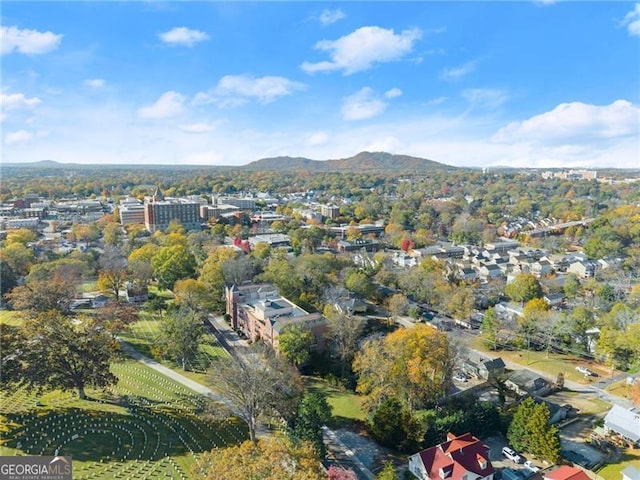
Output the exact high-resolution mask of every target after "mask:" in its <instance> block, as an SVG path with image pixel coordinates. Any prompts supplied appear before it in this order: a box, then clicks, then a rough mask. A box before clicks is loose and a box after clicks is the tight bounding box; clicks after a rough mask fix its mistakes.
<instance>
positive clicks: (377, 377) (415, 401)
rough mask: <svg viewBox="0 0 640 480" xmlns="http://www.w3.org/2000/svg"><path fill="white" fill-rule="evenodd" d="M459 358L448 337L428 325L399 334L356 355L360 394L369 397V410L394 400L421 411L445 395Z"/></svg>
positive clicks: (375, 341)
mask: <svg viewBox="0 0 640 480" xmlns="http://www.w3.org/2000/svg"><path fill="white" fill-rule="evenodd" d="M456 355H457V353H456V348H455V347H454V345H453V344H452V343H451V342H450V341H449V339H448V337H447V336H446V335H445V334H444V333H442V332H438V331H437V330H434V329H432V328H429V327H427V326H426V325H416V326H415V327H414V328H411V329H400V330H396V331H395V332H392V333H390V334H389V335H387V336H386V337H385V338H384V339H377V340H369V341H368V342H366V343H365V345H364V347H363V348H362V349H361V350H360V351H359V352H358V353H357V354H356V356H355V358H354V361H353V369H354V372H355V373H356V374H357V376H358V385H357V391H358V392H360V393H362V394H365V395H367V400H366V403H365V406H367V407H368V408H369V409H372V408H375V407H376V406H378V405H380V404H381V403H382V402H383V401H384V400H386V399H388V398H392V397H396V398H398V399H399V400H401V401H402V402H403V403H405V404H406V405H407V406H408V407H409V409H411V410H414V409H416V408H422V407H424V406H425V405H429V404H432V403H434V402H436V401H437V400H439V399H441V398H442V397H443V396H444V395H446V392H447V390H448V388H449V387H450V385H451V374H452V372H453V370H454V366H455V360H456Z"/></svg>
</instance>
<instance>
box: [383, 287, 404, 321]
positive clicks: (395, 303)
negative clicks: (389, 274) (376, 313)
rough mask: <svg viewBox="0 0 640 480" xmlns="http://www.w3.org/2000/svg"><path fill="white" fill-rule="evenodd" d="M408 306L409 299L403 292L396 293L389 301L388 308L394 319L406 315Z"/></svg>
mask: <svg viewBox="0 0 640 480" xmlns="http://www.w3.org/2000/svg"><path fill="white" fill-rule="evenodd" d="M408 306H409V300H407V297H405V296H404V295H403V294H402V293H394V294H393V295H391V297H389V300H388V301H387V308H388V309H389V313H390V314H391V316H392V317H393V318H394V319H396V318H398V317H401V316H402V315H404V314H405V313H406V312H407V307H408Z"/></svg>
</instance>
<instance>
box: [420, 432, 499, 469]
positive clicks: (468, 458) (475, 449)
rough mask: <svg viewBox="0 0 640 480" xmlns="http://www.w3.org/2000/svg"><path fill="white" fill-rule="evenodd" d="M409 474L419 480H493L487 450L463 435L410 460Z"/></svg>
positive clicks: (449, 434) (422, 452)
mask: <svg viewBox="0 0 640 480" xmlns="http://www.w3.org/2000/svg"><path fill="white" fill-rule="evenodd" d="M409 471H410V472H411V473H413V474H414V475H415V477H416V478H419V479H420V480H472V479H473V480H493V474H494V468H493V465H491V461H490V460H489V447H487V446H486V445H484V444H483V443H482V442H480V440H478V439H477V438H476V437H474V436H473V435H471V434H470V433H465V434H464V435H460V436H459V437H456V436H455V435H454V434H452V433H447V441H446V442H442V443H441V444H440V445H436V446H435V447H431V448H427V449H425V450H422V451H421V452H418V453H416V454H415V455H411V456H410V457H409Z"/></svg>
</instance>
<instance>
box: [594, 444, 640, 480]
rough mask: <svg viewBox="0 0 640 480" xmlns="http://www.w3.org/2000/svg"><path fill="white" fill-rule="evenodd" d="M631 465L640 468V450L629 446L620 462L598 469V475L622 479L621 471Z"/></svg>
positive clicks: (615, 479)
mask: <svg viewBox="0 0 640 480" xmlns="http://www.w3.org/2000/svg"><path fill="white" fill-rule="evenodd" d="M629 465H633V466H634V467H636V468H640V451H638V450H632V449H630V448H628V449H627V450H625V451H624V453H623V455H622V458H621V459H620V461H619V462H618V463H614V464H612V465H607V466H606V467H604V468H602V469H600V470H598V475H600V476H601V477H602V478H604V479H605V480H620V479H621V478H622V475H621V474H620V471H621V470H624V469H625V468H626V467H628V466H629Z"/></svg>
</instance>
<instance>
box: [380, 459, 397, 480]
mask: <svg viewBox="0 0 640 480" xmlns="http://www.w3.org/2000/svg"><path fill="white" fill-rule="evenodd" d="M376 480H396V467H394V466H393V463H391V462H384V467H382V470H380V471H379V472H378V474H377V475H376Z"/></svg>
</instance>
